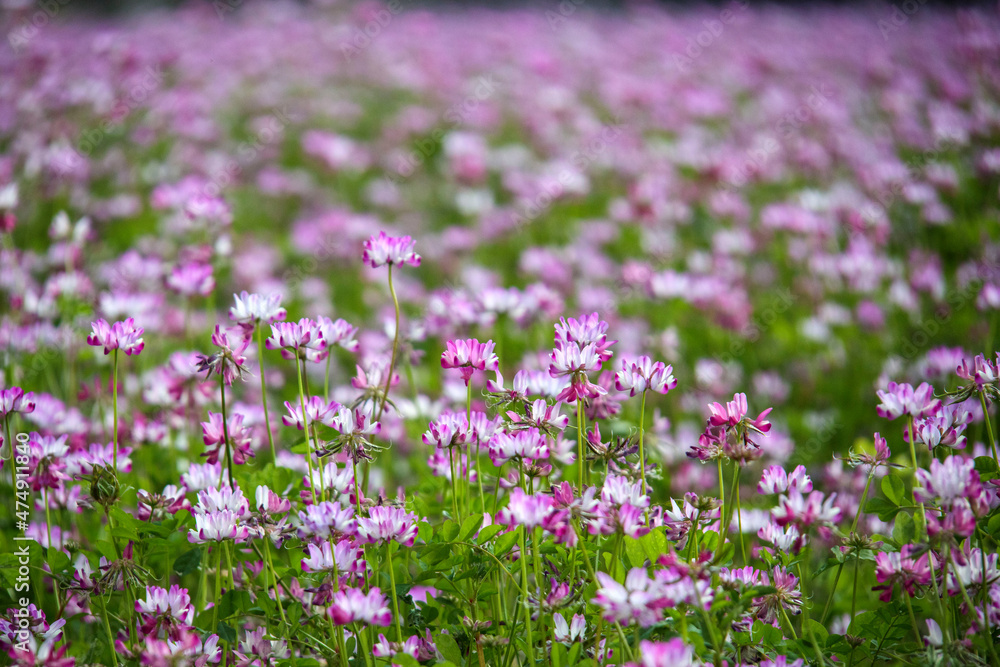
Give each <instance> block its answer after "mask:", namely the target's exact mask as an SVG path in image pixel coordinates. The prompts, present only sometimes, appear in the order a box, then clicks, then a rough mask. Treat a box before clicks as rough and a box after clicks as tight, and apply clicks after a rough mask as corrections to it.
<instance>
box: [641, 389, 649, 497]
mask: <svg viewBox="0 0 1000 667" xmlns="http://www.w3.org/2000/svg"><path fill="white" fill-rule="evenodd" d="M645 418H646V390H645V389H643V390H642V399H641V400H640V404H639V474H640V476H641V477H642V495H644V496H647V497H648V496H649V491H648V490H647V489H646V450H645V449H643V442H642V441H643V427H644V425H645Z"/></svg>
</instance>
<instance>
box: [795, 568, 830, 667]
mask: <svg viewBox="0 0 1000 667" xmlns="http://www.w3.org/2000/svg"><path fill="white" fill-rule="evenodd" d="M806 553H808V552H806ZM805 558H808V555H807V556H806V557H805ZM805 558H803V560H800V561H799V562H798V570H799V590H800V591H801V592H802V598H803V602H802V629H803V631H804V632H805V634H806V637H808V638H809V643H810V644H812V647H813V651H815V652H816V661H817V664H818V665H820V667H824V665H826V661H825V660H823V652H822V651H820V649H819V644H818V643H817V642H816V635H814V634H813V631H812V627H811V626H810V625H809V604H808V602H807V601H806V598H807V596H806V577H805V575H804V574H803V573H802V562H803V561H804V560H805Z"/></svg>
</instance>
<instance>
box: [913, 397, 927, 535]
mask: <svg viewBox="0 0 1000 667" xmlns="http://www.w3.org/2000/svg"><path fill="white" fill-rule="evenodd" d="M909 429H910V437H909V440H910V460H911V462H912V463H913V489H912V493H913V504H914V505H919V506H920V519H921V526H920V531H919V534H918V535H917V537H918V538H919V539H921V540H922V539H923V538H925V537H926V536H927V510H926V509H924V504H923V503H918V502H917V491H916V488H917V448H916V445H915V444H914V442H913V440H914V431H913V415H910V417H909Z"/></svg>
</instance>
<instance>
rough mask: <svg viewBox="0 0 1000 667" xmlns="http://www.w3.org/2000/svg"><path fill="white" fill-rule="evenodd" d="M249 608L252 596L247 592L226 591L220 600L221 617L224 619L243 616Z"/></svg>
mask: <svg viewBox="0 0 1000 667" xmlns="http://www.w3.org/2000/svg"><path fill="white" fill-rule="evenodd" d="M249 608H250V594H249V593H247V592H246V591H236V590H234V591H226V592H225V594H224V595H223V596H222V599H221V600H219V616H220V617H222V618H229V617H230V616H233V615H235V614H243V613H244V612H246V610H247V609H249ZM220 636H221V635H220Z"/></svg>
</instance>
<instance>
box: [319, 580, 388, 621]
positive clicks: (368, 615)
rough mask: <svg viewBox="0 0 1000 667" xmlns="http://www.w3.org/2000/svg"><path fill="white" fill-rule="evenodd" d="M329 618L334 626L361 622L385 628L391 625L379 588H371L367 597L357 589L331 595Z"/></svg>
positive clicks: (340, 591)
mask: <svg viewBox="0 0 1000 667" xmlns="http://www.w3.org/2000/svg"><path fill="white" fill-rule="evenodd" d="M329 614H330V618H332V619H333V623H334V625H350V624H351V623H356V622H361V623H367V624H369V625H380V626H383V627H385V626H387V625H389V624H390V623H392V612H390V611H389V605H388V601H387V600H386V598H385V596H384V595H382V591H381V590H380V589H379V588H377V587H376V588H372V589H371V590H370V591H369V592H368V594H367V595H365V593H364V591H362V590H360V589H357V588H343V589H341V590H339V591H337V592H336V593H334V594H333V601H332V602H331V604H330V611H329Z"/></svg>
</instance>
